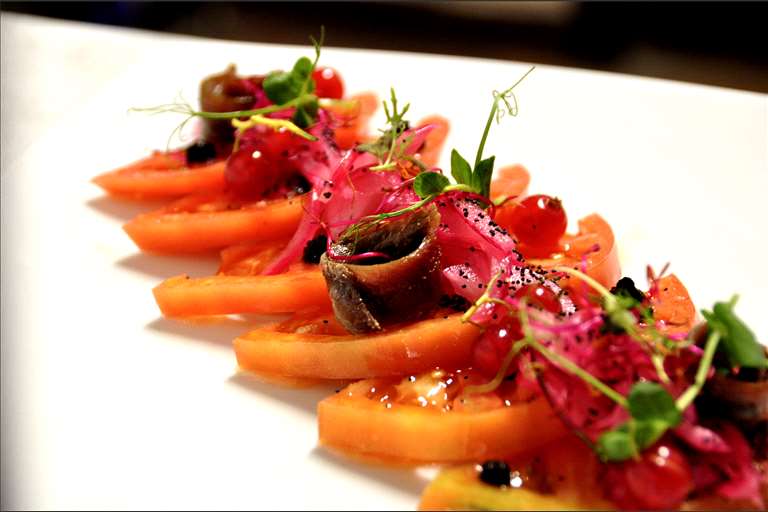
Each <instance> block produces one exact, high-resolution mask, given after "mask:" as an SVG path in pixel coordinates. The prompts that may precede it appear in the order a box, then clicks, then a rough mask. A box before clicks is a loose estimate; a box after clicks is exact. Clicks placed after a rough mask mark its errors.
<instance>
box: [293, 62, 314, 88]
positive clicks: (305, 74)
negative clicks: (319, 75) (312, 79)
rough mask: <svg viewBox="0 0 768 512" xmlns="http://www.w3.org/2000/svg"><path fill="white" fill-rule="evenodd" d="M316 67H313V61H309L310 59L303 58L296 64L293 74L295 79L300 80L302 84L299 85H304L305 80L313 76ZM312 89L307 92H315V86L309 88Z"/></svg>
mask: <svg viewBox="0 0 768 512" xmlns="http://www.w3.org/2000/svg"><path fill="white" fill-rule="evenodd" d="M313 68H314V66H313V65H312V61H311V60H309V57H301V58H299V60H297V61H296V64H294V65H293V70H292V71H291V73H292V74H293V76H294V79H298V80H299V81H300V82H301V83H300V84H299V85H302V83H303V82H304V80H306V79H307V78H309V76H310V75H311V74H312V71H313ZM309 87H310V88H311V89H308V90H307V92H312V91H314V90H315V87H314V84H312V85H310V86H309Z"/></svg>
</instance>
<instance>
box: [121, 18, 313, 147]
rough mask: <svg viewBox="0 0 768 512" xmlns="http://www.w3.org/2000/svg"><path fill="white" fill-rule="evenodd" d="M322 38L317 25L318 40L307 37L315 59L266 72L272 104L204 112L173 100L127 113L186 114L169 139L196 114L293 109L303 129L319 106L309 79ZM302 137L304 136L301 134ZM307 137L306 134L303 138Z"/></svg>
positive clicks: (223, 116)
mask: <svg viewBox="0 0 768 512" xmlns="http://www.w3.org/2000/svg"><path fill="white" fill-rule="evenodd" d="M324 39H325V27H322V26H321V27H320V39H319V40H317V39H315V38H314V37H313V36H310V40H311V41H312V44H313V45H314V48H315V59H314V60H310V59H309V58H307V57H301V58H299V59H298V60H297V61H296V63H295V64H294V65H293V68H292V69H291V71H275V72H272V73H270V74H269V75H267V77H266V78H265V79H264V82H263V84H262V87H263V89H264V92H265V94H266V95H267V97H268V98H269V99H270V101H272V102H273V103H274V104H273V105H269V106H266V107H262V108H257V109H249V110H235V111H230V112H207V111H202V110H195V108H194V107H192V105H190V104H189V103H188V102H187V101H184V100H183V99H181V98H180V99H179V101H176V102H174V103H167V104H165V105H159V106H156V107H148V108H135V107H134V108H130V109H128V110H129V112H147V113H150V114H161V113H175V114H183V115H185V116H187V117H186V118H185V119H184V120H183V121H182V122H181V123H179V125H178V126H176V128H174V130H173V132H171V135H170V137H169V145H170V139H171V138H173V136H174V135H175V134H177V133H180V132H181V131H182V130H183V129H184V127H185V126H186V124H187V123H188V122H189V121H190V120H191V119H193V118H195V117H199V118H202V119H208V120H211V121H218V120H233V121H234V120H237V119H243V118H251V117H253V116H266V115H268V114H273V113H275V112H282V111H284V110H289V109H295V113H294V115H293V119H292V121H293V123H294V124H295V125H296V126H297V127H300V128H306V127H308V126H310V125H311V124H312V123H314V122H315V120H316V119H317V111H318V108H319V103H318V98H317V96H315V95H314V94H313V92H314V90H315V82H314V80H313V79H312V73H313V72H314V70H315V67H316V66H317V62H318V60H319V59H320V50H321V48H322V45H323V42H324ZM302 136H303V135H302ZM305 138H306V137H305Z"/></svg>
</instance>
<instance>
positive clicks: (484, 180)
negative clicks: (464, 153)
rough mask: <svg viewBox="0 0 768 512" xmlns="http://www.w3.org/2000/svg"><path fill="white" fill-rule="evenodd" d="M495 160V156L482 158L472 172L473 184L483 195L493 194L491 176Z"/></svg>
mask: <svg viewBox="0 0 768 512" xmlns="http://www.w3.org/2000/svg"><path fill="white" fill-rule="evenodd" d="M495 160H496V157H495V156H492V157H489V158H486V159H485V160H480V163H478V164H477V166H475V172H474V173H472V185H471V186H472V188H474V189H475V190H476V191H477V193H478V194H480V195H481V196H485V197H490V195H491V177H492V176H493V162H494V161H495Z"/></svg>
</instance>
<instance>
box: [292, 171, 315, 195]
mask: <svg viewBox="0 0 768 512" xmlns="http://www.w3.org/2000/svg"><path fill="white" fill-rule="evenodd" d="M295 180H296V182H295V183H292V185H293V191H294V192H296V194H298V195H301V194H306V193H307V192H309V191H310V190H311V189H312V185H311V184H310V183H309V181H307V178H305V177H304V176H302V175H301V174H298V175H296V178H295Z"/></svg>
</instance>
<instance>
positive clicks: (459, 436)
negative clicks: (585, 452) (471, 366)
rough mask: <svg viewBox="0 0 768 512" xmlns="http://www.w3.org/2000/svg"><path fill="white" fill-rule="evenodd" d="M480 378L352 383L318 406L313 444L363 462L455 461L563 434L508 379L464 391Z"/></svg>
mask: <svg viewBox="0 0 768 512" xmlns="http://www.w3.org/2000/svg"><path fill="white" fill-rule="evenodd" d="M406 375H408V374H407V373H406ZM485 380H486V379H485V378H484V377H482V376H480V375H479V374H475V373H473V372H472V371H471V370H466V371H464V372H462V371H457V372H452V373H448V372H445V371H442V370H435V371H432V372H429V373H427V374H424V375H421V376H418V377H415V376H411V377H405V378H404V379H371V380H364V381H360V382H356V383H354V384H351V385H349V386H348V387H347V388H345V389H343V390H341V391H340V392H339V393H337V394H336V395H334V396H331V397H329V398H326V399H325V400H323V401H321V402H320V404H319V405H318V423H319V435H320V443H322V444H324V445H326V446H329V447H331V448H334V449H337V450H340V451H343V452H345V453H349V454H351V455H355V456H358V457H362V458H367V459H371V458H372V459H378V460H385V461H394V462H404V463H425V462H460V461H473V460H484V459H486V458H496V457H504V456H511V455H514V454H516V453H520V452H522V451H525V450H528V449H532V448H536V447H539V446H542V445H544V444H546V443H548V442H550V441H552V440H553V439H557V438H558V437H561V436H562V435H564V433H565V428H564V427H563V425H562V422H561V421H560V420H559V419H558V418H557V417H556V416H555V414H554V413H553V412H552V410H551V409H550V407H549V404H548V403H547V401H546V400H545V399H544V398H542V397H540V396H539V397H538V398H532V397H530V396H528V397H526V396H525V392H521V390H520V389H519V388H517V386H516V385H515V383H513V382H509V381H507V382H505V383H503V384H502V386H500V387H499V388H498V389H497V390H496V391H494V392H492V393H485V394H482V395H477V394H475V395H467V394H465V393H464V392H463V390H464V389H466V388H465V384H466V383H467V382H471V383H481V382H485Z"/></svg>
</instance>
